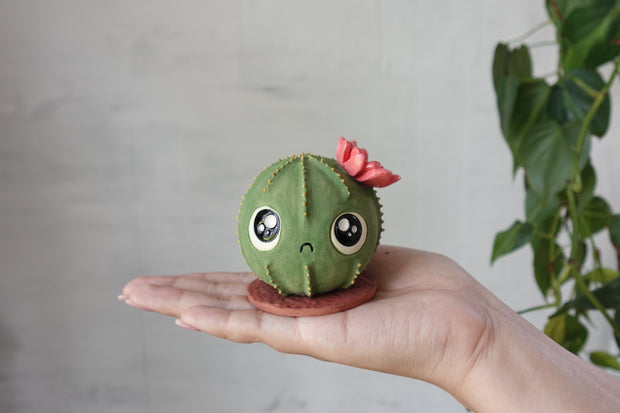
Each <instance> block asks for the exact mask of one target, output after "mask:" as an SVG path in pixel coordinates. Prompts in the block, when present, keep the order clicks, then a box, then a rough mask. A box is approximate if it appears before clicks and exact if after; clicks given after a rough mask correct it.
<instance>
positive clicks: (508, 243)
mask: <svg viewBox="0 0 620 413" xmlns="http://www.w3.org/2000/svg"><path fill="white" fill-rule="evenodd" d="M532 230H533V227H532V225H531V224H529V223H527V222H525V223H523V222H521V221H515V222H514V223H513V224H512V225H511V226H510V228H508V229H507V230H505V231H502V232H500V233H498V234H497V235H496V236H495V242H494V243H493V254H492V255H491V264H493V263H494V262H495V260H496V259H498V258H499V257H501V256H502V255H506V254H508V253H510V252H512V251H515V250H517V249H519V248H521V247H522V246H523V245H525V244H527V243H528V242H529V241H530V237H531V236H532Z"/></svg>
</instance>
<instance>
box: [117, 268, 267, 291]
mask: <svg viewBox="0 0 620 413" xmlns="http://www.w3.org/2000/svg"><path fill="white" fill-rule="evenodd" d="M179 278H184V279H194V280H202V281H205V282H230V283H244V284H249V283H250V282H252V281H254V280H255V279H256V276H255V275H253V274H251V273H222V272H219V273H217V272H216V273H193V274H184V275H179V276H171V275H143V276H141V277H137V278H134V279H133V280H131V281H130V282H129V283H128V284H127V285H126V286H125V289H127V288H129V289H131V288H133V287H136V286H141V285H145V284H156V285H174V283H175V282H176V280H177V279H179ZM125 289H124V290H123V294H124V295H127V293H128V291H125Z"/></svg>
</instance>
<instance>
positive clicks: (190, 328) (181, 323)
mask: <svg viewBox="0 0 620 413" xmlns="http://www.w3.org/2000/svg"><path fill="white" fill-rule="evenodd" d="M174 324H176V325H178V326H179V327H181V328H184V329H186V330H191V331H200V330H198V329H197V328H196V327H192V326H190V325H189V324H185V323H184V322H183V321H181V320H180V319H179V318H177V319H176V320H174Z"/></svg>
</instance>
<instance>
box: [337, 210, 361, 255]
mask: <svg viewBox="0 0 620 413" xmlns="http://www.w3.org/2000/svg"><path fill="white" fill-rule="evenodd" d="M334 234H335V235H336V239H337V240H338V242H340V243H341V244H342V245H344V246H345V247H352V246H354V245H355V244H357V243H358V242H359V240H360V238H362V223H361V222H360V220H359V219H358V218H357V217H356V216H355V215H353V214H342V215H340V216H339V217H338V219H337V220H336V222H335V223H334Z"/></svg>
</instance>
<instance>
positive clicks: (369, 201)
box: [237, 154, 382, 296]
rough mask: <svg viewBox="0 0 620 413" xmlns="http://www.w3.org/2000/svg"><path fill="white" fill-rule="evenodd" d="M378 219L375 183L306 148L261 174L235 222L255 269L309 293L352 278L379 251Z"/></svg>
mask: <svg viewBox="0 0 620 413" xmlns="http://www.w3.org/2000/svg"><path fill="white" fill-rule="evenodd" d="M343 214H344V215H343ZM261 217H263V218H261ZM381 224H382V219H381V205H380V204H379V202H378V198H377V195H376V192H375V190H374V189H373V188H371V187H368V186H365V185H362V184H360V183H359V182H357V181H355V180H354V179H353V178H351V177H350V176H349V175H347V173H346V172H345V171H344V170H343V169H342V168H341V167H340V166H339V165H338V163H337V162H336V161H335V160H334V159H331V158H324V157H321V156H316V155H311V154H302V155H294V156H291V157H287V158H285V159H281V160H278V161H277V162H275V163H273V164H271V165H269V166H267V167H266V168H265V169H264V170H263V171H262V172H261V173H260V174H258V176H257V177H256V178H255V180H254V182H253V183H252V184H251V185H250V188H249V190H248V192H247V193H246V194H245V196H244V197H243V201H242V203H241V208H240V210H239V217H238V222H237V227H238V233H239V245H240V247H241V252H242V254H243V256H244V258H245V260H246V262H247V264H248V265H249V267H250V268H251V269H252V271H253V272H254V274H256V275H257V276H258V277H259V278H260V279H261V280H263V281H264V282H266V283H268V284H270V285H271V286H273V287H274V288H276V289H277V290H278V291H279V292H280V293H282V294H286V295H291V294H304V295H306V296H312V295H317V294H322V293H326V292H329V291H332V290H335V289H338V288H346V287H349V286H350V285H352V284H353V283H354V282H355V279H356V278H357V276H358V275H359V274H360V273H361V272H362V271H363V270H364V269H365V267H366V265H367V264H368V262H369V261H370V259H371V258H372V256H373V254H374V252H375V249H376V247H377V245H378V243H379V238H380V233H381V231H382V228H381ZM336 234H340V235H339V236H340V237H341V238H339V237H338V236H337V235H336ZM261 237H262V238H261ZM342 237H344V240H345V241H344V244H343V243H342V242H340V240H342V239H343V238H342ZM358 238H359V240H357V239H358ZM356 240H357V241H356ZM350 244H353V245H350Z"/></svg>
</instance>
